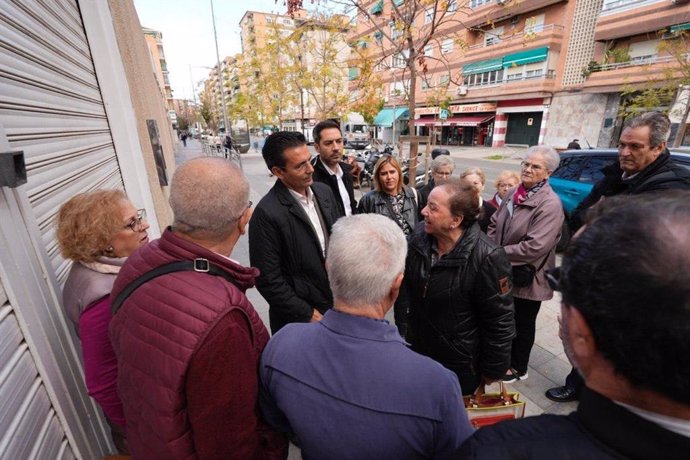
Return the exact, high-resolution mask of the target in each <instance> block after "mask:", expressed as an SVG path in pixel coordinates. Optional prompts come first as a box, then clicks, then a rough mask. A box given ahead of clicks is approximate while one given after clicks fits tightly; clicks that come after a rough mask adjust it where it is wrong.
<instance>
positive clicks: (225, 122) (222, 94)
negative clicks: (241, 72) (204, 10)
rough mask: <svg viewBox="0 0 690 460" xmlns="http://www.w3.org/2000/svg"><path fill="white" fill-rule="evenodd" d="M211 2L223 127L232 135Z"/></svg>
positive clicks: (211, 0) (214, 16)
mask: <svg viewBox="0 0 690 460" xmlns="http://www.w3.org/2000/svg"><path fill="white" fill-rule="evenodd" d="M210 2H211V19H212V20H213V39H214V41H215V43H216V60H217V61H218V89H219V90H220V101H221V103H222V106H223V126H224V128H225V133H226V134H230V124H229V123H228V109H227V107H226V106H225V92H224V91H223V87H224V86H225V85H224V84H223V71H222V69H221V67H220V53H219V52H218V34H217V33H216V15H215V14H214V12H213V0H210Z"/></svg>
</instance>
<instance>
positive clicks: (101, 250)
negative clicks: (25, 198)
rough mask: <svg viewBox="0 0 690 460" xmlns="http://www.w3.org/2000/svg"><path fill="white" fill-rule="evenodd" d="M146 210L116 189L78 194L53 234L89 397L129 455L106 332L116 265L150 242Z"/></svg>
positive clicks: (117, 443) (60, 216) (64, 207)
mask: <svg viewBox="0 0 690 460" xmlns="http://www.w3.org/2000/svg"><path fill="white" fill-rule="evenodd" d="M148 228H149V224H148V222H147V221H146V214H145V212H144V210H143V209H139V210H137V209H136V208H135V207H134V205H132V203H130V202H129V200H127V197H126V196H125V194H124V193H123V192H122V191H120V190H95V191H92V192H86V193H80V194H78V195H75V196H74V197H72V198H71V199H69V200H68V201H67V202H66V203H65V204H63V205H62V207H60V211H59V212H58V217H57V238H58V243H59V244H60V250H61V251H62V255H63V256H64V257H65V258H67V259H71V260H72V268H71V270H70V273H69V276H68V277H67V281H66V282H65V286H64V288H63V290H62V299H63V304H64V308H65V314H66V315H67V317H68V318H69V319H70V321H71V322H72V324H73V325H74V327H75V329H76V331H77V335H78V336H79V339H80V340H81V349H82V358H83V359H84V377H85V380H86V389H87V390H88V392H89V395H90V396H91V397H92V398H93V399H95V400H96V402H97V403H98V405H99V406H101V409H103V413H104V414H105V417H106V419H107V421H108V424H109V425H110V428H111V434H112V438H113V442H114V444H115V447H116V448H117V450H118V452H119V453H122V454H127V453H128V447H127V440H126V437H125V417H124V413H123V410H122V402H121V401H120V397H119V396H118V393H117V360H116V358H115V352H114V351H113V347H112V345H111V343H110V338H109V336H108V324H109V323H110V319H111V318H112V315H111V312H110V306H111V299H110V290H111V289H112V287H113V282H114V281H115V278H116V277H117V274H118V272H119V271H120V267H121V266H122V264H123V263H124V261H125V260H126V259H127V257H128V256H130V255H131V254H132V253H133V252H134V251H136V250H137V249H138V248H139V247H140V246H142V245H144V244H146V243H147V242H148V233H147V231H146V230H147V229H148Z"/></svg>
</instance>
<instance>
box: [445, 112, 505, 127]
mask: <svg viewBox="0 0 690 460" xmlns="http://www.w3.org/2000/svg"><path fill="white" fill-rule="evenodd" d="M493 117H494V115H493V114H492V115H476V116H471V117H450V118H448V119H446V120H438V121H437V122H436V126H463V127H464V126H469V127H477V126H479V125H481V124H482V123H486V122H487V121H489V120H491V119H492V118H493Z"/></svg>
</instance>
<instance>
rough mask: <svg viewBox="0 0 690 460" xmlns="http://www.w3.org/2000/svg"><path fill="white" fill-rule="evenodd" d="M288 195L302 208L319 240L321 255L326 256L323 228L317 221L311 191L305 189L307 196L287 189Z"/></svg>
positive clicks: (317, 216) (308, 188)
mask: <svg viewBox="0 0 690 460" xmlns="http://www.w3.org/2000/svg"><path fill="white" fill-rule="evenodd" d="M288 190H289V191H290V194H291V195H292V196H293V197H295V199H296V200H297V202H298V203H299V204H300V206H302V209H304V212H305V213H307V217H309V221H310V222H311V225H312V227H314V231H316V236H317V237H318V238H319V244H320V245H321V253H322V254H323V255H324V256H325V255H326V237H325V235H324V234H323V228H321V221H320V220H319V214H318V212H317V211H316V203H314V194H313V193H312V191H311V187H307V196H304V195H302V194H301V193H297V192H295V191H294V190H292V189H291V188H288Z"/></svg>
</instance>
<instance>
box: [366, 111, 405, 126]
mask: <svg viewBox="0 0 690 460" xmlns="http://www.w3.org/2000/svg"><path fill="white" fill-rule="evenodd" d="M409 113H410V111H409V110H407V109H405V108H402V107H396V108H395V109H392V108H391V109H381V111H380V112H379V113H378V115H376V118H374V124H375V125H376V126H384V127H388V128H390V127H391V126H393V121H394V120H398V119H403V120H406V119H407V118H408V114H409Z"/></svg>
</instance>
